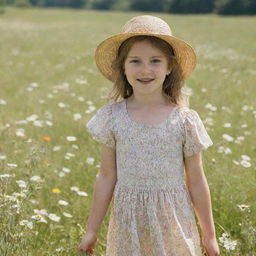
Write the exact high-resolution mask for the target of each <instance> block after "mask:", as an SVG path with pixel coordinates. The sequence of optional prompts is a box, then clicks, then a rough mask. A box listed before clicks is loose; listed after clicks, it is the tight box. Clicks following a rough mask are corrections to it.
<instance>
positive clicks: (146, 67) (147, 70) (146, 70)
mask: <svg viewBox="0 0 256 256" xmlns="http://www.w3.org/2000/svg"><path fill="white" fill-rule="evenodd" d="M151 71H152V70H151V66H150V65H149V64H148V63H143V64H142V67H141V72H142V73H143V74H144V73H150V72H151Z"/></svg>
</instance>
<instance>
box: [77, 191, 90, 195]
mask: <svg viewBox="0 0 256 256" xmlns="http://www.w3.org/2000/svg"><path fill="white" fill-rule="evenodd" d="M77 194H78V195H79V196H88V194H87V193H86V192H84V191H77Z"/></svg>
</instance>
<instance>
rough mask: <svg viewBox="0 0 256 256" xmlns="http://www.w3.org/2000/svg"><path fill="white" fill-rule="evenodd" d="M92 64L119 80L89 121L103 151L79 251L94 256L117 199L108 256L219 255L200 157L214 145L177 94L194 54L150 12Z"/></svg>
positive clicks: (104, 48)
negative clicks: (100, 233)
mask: <svg viewBox="0 0 256 256" xmlns="http://www.w3.org/2000/svg"><path fill="white" fill-rule="evenodd" d="M95 59H96V63H97V66H98V67H99V69H100V71H101V72H102V73H103V75H104V76H105V77H106V78H108V79H109V80H110V81H113V82H114V89H113V91H112V95H111V97H110V99H112V100H114V102H112V103H108V104H106V105H105V106H103V107H102V108H100V109H99V110H98V112H97V113H96V114H95V115H94V116H93V117H92V118H91V120H89V122H88V123H87V128H88V132H89V133H90V134H91V135H92V137H93V138H94V139H95V140H97V141H99V142H101V143H102V154H101V168H100V172H99V174H98V175H97V178H96V183H95V189H94V200H93V204H92V209H91V212H90V216H89V218H88V224H87V229H86V234H85V235H84V237H83V238H82V241H81V243H80V246H79V251H80V252H82V253H83V252H85V253H87V255H88V254H89V255H92V254H93V253H94V250H95V245H96V241H97V236H98V232H99V229H100V225H101V223H102V221H103V218H104V216H105V214H106V212H107V209H108V206H109V204H110V202H111V199H112V196H113V200H112V203H113V204H112V207H111V215H110V222H109V228H108V235H107V249H106V256H191V255H193V256H200V255H202V250H201V245H202V246H203V247H204V249H205V252H206V254H207V255H208V256H216V255H219V248H218V245H217V241H216V235H215V228H214V222H213V216H212V209H211V200H210V192H209V188H208V184H207V181H206V178H205V175H204V171H203V165H202V160H201V155H200V151H202V150H204V149H206V148H207V147H209V146H211V145H212V144H213V143H212V141H211V139H210V137H209V135H208V134H207V132H206V130H205V127H204V125H203V123H202V121H201V119H200V117H199V115H198V114H197V112H196V111H194V110H192V109H190V108H189V107H188V106H186V102H185V100H184V97H182V93H181V88H182V84H183V83H184V81H185V79H186V78H187V77H188V76H189V75H190V74H191V73H192V71H193V70H194V68H195V63H196V56H195V53H194V50H193V49H192V48H191V46H189V45H188V44H187V43H185V42H184V41H182V40H181V39H178V38H176V37H174V36H172V34H171V30H170V28H169V26H168V25H167V23H165V22H164V21H163V20H161V19H159V18H157V17H154V16H149V15H145V16H138V17H135V18H133V19H131V20H129V21H128V22H127V23H126V24H125V26H124V27H123V31H122V33H120V34H118V35H115V36H112V37H110V38H108V39H106V40H105V41H103V42H102V43H101V44H100V45H99V46H98V48H97V50H96V55H95ZM118 99H121V100H120V101H118ZM193 208H194V210H195V213H196V215H197V217H198V220H199V224H200V227H201V231H202V232H201V233H202V239H201V241H200V237H199V232H198V229H197V225H196V219H195V215H194V211H193Z"/></svg>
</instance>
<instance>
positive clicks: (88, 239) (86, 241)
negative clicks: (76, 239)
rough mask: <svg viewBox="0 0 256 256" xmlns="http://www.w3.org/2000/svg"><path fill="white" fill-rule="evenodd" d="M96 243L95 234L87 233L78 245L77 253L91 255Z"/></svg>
mask: <svg viewBox="0 0 256 256" xmlns="http://www.w3.org/2000/svg"><path fill="white" fill-rule="evenodd" d="M96 242H97V233H94V232H90V231H89V232H87V233H86V234H85V235H84V236H83V238H82V241H81V243H80V245H79V252H80V253H86V255H93V253H94V249H95V246H96Z"/></svg>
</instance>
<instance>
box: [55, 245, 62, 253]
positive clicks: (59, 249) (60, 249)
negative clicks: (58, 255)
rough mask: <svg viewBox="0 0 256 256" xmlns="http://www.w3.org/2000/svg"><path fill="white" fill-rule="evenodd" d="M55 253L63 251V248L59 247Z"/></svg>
mask: <svg viewBox="0 0 256 256" xmlns="http://www.w3.org/2000/svg"><path fill="white" fill-rule="evenodd" d="M55 251H56V252H61V251H64V247H63V246H61V247H59V248H57V249H56V250H55Z"/></svg>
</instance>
